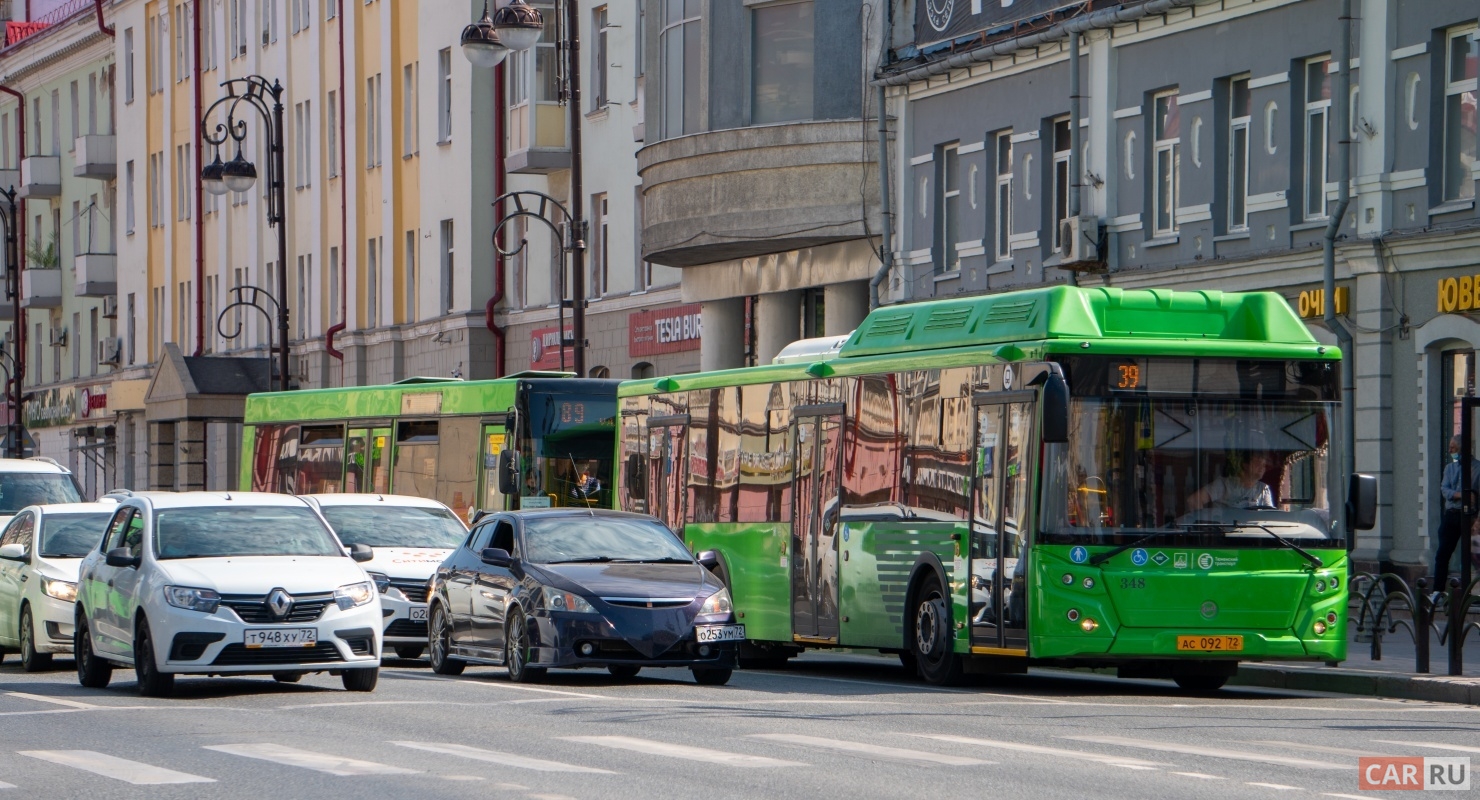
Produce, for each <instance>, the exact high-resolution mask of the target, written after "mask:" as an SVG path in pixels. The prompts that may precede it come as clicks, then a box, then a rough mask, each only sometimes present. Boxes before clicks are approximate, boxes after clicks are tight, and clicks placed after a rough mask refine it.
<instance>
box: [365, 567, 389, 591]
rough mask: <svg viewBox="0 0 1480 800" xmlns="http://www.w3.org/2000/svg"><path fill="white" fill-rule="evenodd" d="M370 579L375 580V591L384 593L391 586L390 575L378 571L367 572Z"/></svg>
mask: <svg viewBox="0 0 1480 800" xmlns="http://www.w3.org/2000/svg"><path fill="white" fill-rule="evenodd" d="M365 574H366V575H369V576H370V580H372V581H374V582H375V591H377V592H380V593H381V594H385V593H386V592H387V591H389V590H390V588H391V576H389V575H386V574H383V573H380V572H367V573H365Z"/></svg>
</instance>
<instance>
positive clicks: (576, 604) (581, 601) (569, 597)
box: [540, 586, 596, 614]
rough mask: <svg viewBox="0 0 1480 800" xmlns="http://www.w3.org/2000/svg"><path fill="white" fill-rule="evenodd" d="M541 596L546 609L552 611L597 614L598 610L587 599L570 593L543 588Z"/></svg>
mask: <svg viewBox="0 0 1480 800" xmlns="http://www.w3.org/2000/svg"><path fill="white" fill-rule="evenodd" d="M540 591H541V594H543V595H544V601H545V608H547V609H549V610H551V611H571V612H574V613H576V614H595V613H596V609H594V608H592V607H591V604H590V603H588V602H586V598H584V597H581V596H580V595H578V594H572V593H570V592H562V591H560V590H559V589H552V588H550V587H548V586H546V587H543V588H542V589H541V590H540Z"/></svg>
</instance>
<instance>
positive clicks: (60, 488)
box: [0, 472, 82, 515]
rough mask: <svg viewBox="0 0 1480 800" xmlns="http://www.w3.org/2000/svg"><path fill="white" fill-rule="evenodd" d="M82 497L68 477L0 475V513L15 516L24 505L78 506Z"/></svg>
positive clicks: (21, 474) (27, 473)
mask: <svg viewBox="0 0 1480 800" xmlns="http://www.w3.org/2000/svg"><path fill="white" fill-rule="evenodd" d="M81 502H82V495H81V494H78V492H77V484H76V482H74V481H73V480H72V476H71V475H58V474H56V473H48V472H4V473H0V514H12V515H13V514H15V513H16V512H18V511H20V510H21V509H23V508H25V507H26V506H47V505H55V504H57V503H81Z"/></svg>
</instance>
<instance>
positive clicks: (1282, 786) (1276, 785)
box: [1244, 781, 1300, 792]
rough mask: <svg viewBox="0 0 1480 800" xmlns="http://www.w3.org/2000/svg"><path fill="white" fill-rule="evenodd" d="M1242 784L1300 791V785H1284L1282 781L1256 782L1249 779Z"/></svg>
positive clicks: (1284, 790) (1285, 790)
mask: <svg viewBox="0 0 1480 800" xmlns="http://www.w3.org/2000/svg"><path fill="white" fill-rule="evenodd" d="M1244 785H1245V786H1262V787H1264V788H1265V789H1277V790H1279V791H1281V792H1298V791H1300V787H1299V786H1286V785H1285V784H1283V783H1257V782H1253V781H1251V782H1248V783H1245V784H1244Z"/></svg>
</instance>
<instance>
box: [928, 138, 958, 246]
mask: <svg viewBox="0 0 1480 800" xmlns="http://www.w3.org/2000/svg"><path fill="white" fill-rule="evenodd" d="M957 147H958V145H957V143H955V142H952V143H951V144H943V145H938V146H937V147H936V148H935V186H936V191H935V215H934V216H935V242H934V245H935V247H934V248H933V250H932V252H933V254H934V256H935V270H936V272H957V271H959V270H960V269H961V259H960V257H959V256H958V255H957V254H956V226H957V222H958V221H959V218H960V214H961V185H960V183H959V181H960V177H959V176H958V175H957V173H958V172H960V159H959V157H958V154H957Z"/></svg>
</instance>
